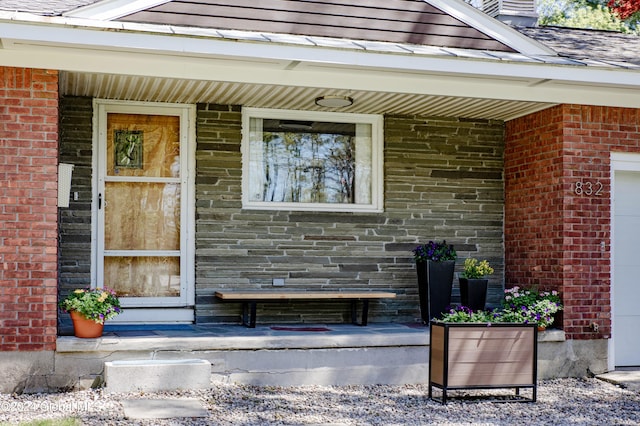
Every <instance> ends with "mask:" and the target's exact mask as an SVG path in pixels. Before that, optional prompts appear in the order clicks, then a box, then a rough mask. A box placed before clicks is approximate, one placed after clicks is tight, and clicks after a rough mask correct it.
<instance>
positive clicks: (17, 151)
mask: <svg viewBox="0 0 640 426" xmlns="http://www.w3.org/2000/svg"><path fill="white" fill-rule="evenodd" d="M57 162H58V73H57V71H46V70H35V69H22V68H3V67H0V351H38V350H54V349H55V339H56V285H57V221H58V218H57V207H56V205H57V195H58V194H57Z"/></svg>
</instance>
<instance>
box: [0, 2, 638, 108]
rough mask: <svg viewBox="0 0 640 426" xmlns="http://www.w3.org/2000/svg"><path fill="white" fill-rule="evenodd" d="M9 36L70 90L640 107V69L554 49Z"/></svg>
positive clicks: (18, 23)
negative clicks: (530, 52) (585, 60)
mask: <svg viewBox="0 0 640 426" xmlns="http://www.w3.org/2000/svg"><path fill="white" fill-rule="evenodd" d="M0 37H1V42H2V49H0V64H1V65H6V66H22V67H33V68H46V69H57V70H61V71H62V86H61V93H62V94H73V95H85V96H95V97H105V98H118V99H128V100H145V101H163V102H184V103H195V102H215V103H227V104H239V105H246V106H254V107H268V108H283V109H310V110H313V109H317V108H318V107H316V106H315V105H313V99H315V97H317V96H320V95H325V94H338V95H345V94H348V95H349V96H350V97H352V98H354V99H355V100H356V102H355V104H354V105H353V106H352V107H349V108H348V109H345V111H348V112H358V113H395V114H424V115H449V116H461V117H470V118H486V119H500V120H509V119H512V118H516V117H518V116H522V115H526V114H528V113H531V112H535V111H538V110H541V109H544V108H547V107H549V106H552V105H555V104H558V103H576V104H589V105H602V106H619V107H631V108H638V107H640V96H638V94H639V89H640V79H639V78H638V71H637V69H629V68H624V67H621V66H611V65H609V66H605V65H604V64H600V65H601V66H593V65H589V66H587V65H585V64H581V63H578V62H576V61H572V60H569V59H564V58H559V57H556V56H552V55H549V56H535V57H534V56H525V55H520V54H515V55H514V54H510V55H508V54H501V55H499V54H497V53H496V52H493V53H492V52H477V54H473V53H472V52H468V51H466V52H459V51H457V52H456V51H455V50H452V49H443V48H435V47H433V48H432V47H429V46H406V45H398V44H393V43H372V42H363V43H353V42H347V41H344V40H340V39H335V40H333V39H332V40H324V39H323V40H321V41H318V40H317V39H316V40H314V39H308V38H307V39H304V38H301V37H297V36H287V35H275V34H272V35H269V36H265V35H264V34H253V33H251V34H247V33H239V32H230V31H227V32H221V31H214V30H206V29H184V28H180V29H177V28H175V27H166V26H158V25H149V24H128V23H114V22H102V21H94V20H86V19H78V18H57V17H53V18H51V17H50V18H43V17H36V16H33V15H29V14H20V13H17V14H6V13H5V14H0ZM304 40H307V41H306V43H305V42H304ZM319 43H321V45H319ZM358 46H359V47H358Z"/></svg>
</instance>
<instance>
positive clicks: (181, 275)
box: [94, 100, 194, 322]
mask: <svg viewBox="0 0 640 426" xmlns="http://www.w3.org/2000/svg"><path fill="white" fill-rule="evenodd" d="M95 111H96V114H97V117H96V118H97V120H96V123H97V138H96V140H97V146H96V147H95V148H96V149H95V150H94V152H95V153H96V157H95V158H96V167H97V173H96V177H97V179H96V193H97V206H96V216H97V221H96V223H97V227H96V239H95V241H96V247H95V253H96V268H95V279H96V281H95V284H96V285H97V286H98V287H102V286H104V287H108V288H111V289H113V290H115V291H116V293H117V294H118V296H119V297H120V299H121V302H122V305H123V308H124V313H123V314H122V315H120V316H119V317H117V318H116V321H121V322H150V321H151V322H154V321H161V322H170V321H181V322H187V321H192V320H193V299H194V297H193V294H194V291H193V281H194V280H193V275H194V274H193V248H192V247H190V244H193V238H192V235H193V232H192V228H193V226H192V224H193V220H192V219H190V218H192V217H193V207H192V206H193V203H192V201H191V200H192V197H193V196H192V194H193V188H192V184H191V181H190V179H189V171H190V170H193V168H192V164H190V163H191V161H190V159H191V157H192V155H190V149H189V147H193V145H194V144H193V143H190V133H191V129H192V127H193V125H192V123H191V120H192V108H191V107H189V106H178V105H163V104H160V105H156V104H139V103H121V102H110V101H99V100H98V101H96V108H95Z"/></svg>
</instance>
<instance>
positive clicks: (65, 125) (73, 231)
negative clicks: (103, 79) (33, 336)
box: [58, 96, 93, 333]
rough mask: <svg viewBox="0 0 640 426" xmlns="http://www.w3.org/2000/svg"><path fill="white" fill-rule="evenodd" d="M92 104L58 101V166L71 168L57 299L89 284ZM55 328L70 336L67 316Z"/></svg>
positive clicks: (62, 216) (84, 99)
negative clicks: (71, 166)
mask: <svg viewBox="0 0 640 426" xmlns="http://www.w3.org/2000/svg"><path fill="white" fill-rule="evenodd" d="M92 120H93V100H92V98H88V97H75V96H67V97H63V98H61V99H60V162H62V163H70V164H73V165H74V168H73V174H72V179H71V193H72V194H73V193H74V192H77V193H78V199H77V200H74V197H73V196H72V197H71V199H70V201H69V207H68V208H61V209H59V210H60V223H59V234H60V236H59V240H60V242H59V246H60V256H59V278H58V279H59V284H58V297H64V296H66V295H67V294H68V293H69V292H71V291H72V290H74V289H76V288H83V287H87V286H89V285H90V284H91V198H92V194H93V188H92V181H91V176H92V155H93V142H92V140H93V139H92V138H93V131H92ZM58 328H59V331H61V330H62V328H66V329H67V330H66V332H67V333H68V332H71V328H72V325H71V319H70V318H69V315H68V314H65V313H62V312H61V311H60V312H58Z"/></svg>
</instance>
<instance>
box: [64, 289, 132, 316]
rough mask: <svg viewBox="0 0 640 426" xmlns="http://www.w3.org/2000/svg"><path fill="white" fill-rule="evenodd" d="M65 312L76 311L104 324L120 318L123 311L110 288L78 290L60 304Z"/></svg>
mask: <svg viewBox="0 0 640 426" xmlns="http://www.w3.org/2000/svg"><path fill="white" fill-rule="evenodd" d="M59 306H60V308H61V309H62V310H63V311H65V312H71V311H75V312H78V313H79V314H81V315H83V316H84V317H85V318H87V319H90V320H93V321H95V322H97V323H98V324H104V322H105V321H106V320H110V319H112V318H115V317H116V316H118V315H119V314H120V313H121V312H122V309H121V308H120V300H119V299H118V296H116V293H115V292H114V291H113V290H110V289H108V288H93V289H92V288H87V289H77V290H75V291H73V292H72V293H71V294H69V295H68V296H67V297H66V298H65V299H64V300H62V301H61V302H60V305H59Z"/></svg>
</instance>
